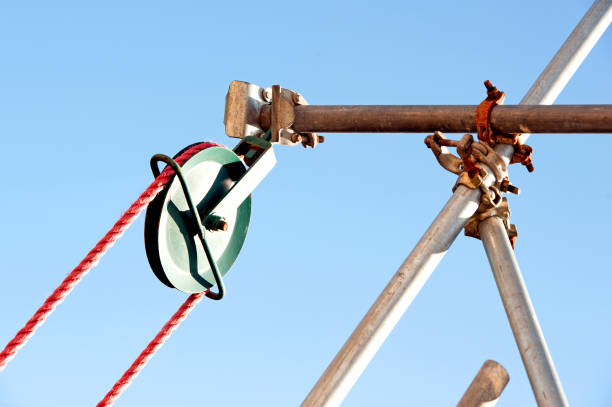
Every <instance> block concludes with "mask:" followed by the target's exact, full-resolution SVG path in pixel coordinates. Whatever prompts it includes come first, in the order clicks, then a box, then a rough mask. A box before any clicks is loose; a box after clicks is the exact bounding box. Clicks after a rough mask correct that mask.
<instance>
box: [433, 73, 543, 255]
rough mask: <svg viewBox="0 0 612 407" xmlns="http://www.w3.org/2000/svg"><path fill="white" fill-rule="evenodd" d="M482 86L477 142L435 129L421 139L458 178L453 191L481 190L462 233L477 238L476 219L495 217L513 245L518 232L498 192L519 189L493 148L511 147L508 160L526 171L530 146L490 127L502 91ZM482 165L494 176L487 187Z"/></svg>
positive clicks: (513, 191)
mask: <svg viewBox="0 0 612 407" xmlns="http://www.w3.org/2000/svg"><path fill="white" fill-rule="evenodd" d="M485 86H486V87H487V98H486V99H485V100H484V101H483V102H482V103H481V104H480V105H479V106H478V108H477V110H476V128H477V130H478V140H479V141H477V142H475V141H474V138H473V136H472V135H471V134H466V135H464V136H463V137H462V138H461V139H460V140H449V139H447V138H445V137H444V135H443V134H442V133H441V132H439V131H436V132H434V134H432V135H429V136H427V137H426V138H425V144H426V145H427V147H429V148H430V149H431V150H432V152H433V153H434V156H435V157H436V159H437V160H438V163H439V164H440V165H441V166H442V167H443V168H444V169H446V170H447V171H450V172H452V173H454V174H457V175H459V179H458V180H457V183H456V184H455V186H454V187H453V192H454V191H455V189H457V187H458V186H459V185H464V186H466V187H468V188H470V189H477V188H478V189H480V190H481V197H480V204H479V206H478V209H477V210H476V213H474V215H473V216H472V217H471V218H470V219H469V220H468V222H467V223H466V225H465V235H466V236H470V237H474V238H476V239H480V233H479V231H478V225H479V224H480V222H482V221H483V220H485V219H487V218H489V217H492V216H497V217H499V218H500V219H502V221H503V223H504V226H505V227H506V231H507V233H508V239H509V240H510V243H511V244H512V247H513V248H514V244H515V242H516V238H517V236H518V232H517V229H516V226H515V225H512V224H510V209H509V208H508V201H507V199H506V198H505V197H503V196H502V194H503V193H504V192H510V193H513V194H517V195H518V194H519V193H520V189H519V188H517V187H516V186H514V185H512V184H511V183H510V180H509V179H508V168H507V164H506V160H505V159H504V158H503V157H502V156H501V155H500V154H499V153H497V152H496V151H495V150H494V149H493V147H494V146H495V145H497V144H510V145H512V146H514V156H513V157H512V160H511V162H510V163H511V164H512V163H515V162H520V163H522V164H523V165H525V166H526V167H527V169H528V170H529V171H530V172H531V171H533V166H532V165H531V151H532V149H531V147H529V146H527V145H524V144H522V143H521V142H520V139H519V136H520V135H519V134H513V135H508V134H499V133H496V132H495V131H493V130H492V129H491V125H490V120H489V119H490V114H491V111H492V110H493V108H494V107H495V106H496V105H497V104H501V103H502V102H503V99H504V97H505V94H504V92H500V91H498V90H497V88H495V87H494V86H493V85H492V84H491V82H489V81H486V82H485ZM448 147H455V148H456V149H457V154H458V156H456V155H454V154H452V153H450V152H449V150H448ZM481 164H482V165H481ZM484 166H486V168H488V170H489V171H491V173H492V175H493V176H494V177H495V182H494V183H493V184H492V185H491V186H489V187H487V186H486V185H485V184H484V179H485V177H486V176H487V171H486V170H485V168H484Z"/></svg>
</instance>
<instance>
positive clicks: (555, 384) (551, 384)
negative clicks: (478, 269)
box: [479, 217, 568, 407]
mask: <svg viewBox="0 0 612 407" xmlns="http://www.w3.org/2000/svg"><path fill="white" fill-rule="evenodd" d="M479 230H480V233H481V238H482V244H483V245H484V247H485V250H486V252H487V257H488V258H489V263H490V264H491V269H492V270H493V275H494V276H495V282H496V283H497V288H498V289H499V292H500V295H501V298H502V302H503V303H504V308H505V309H506V314H507V315H508V320H509V321H510V327H511V328H512V332H513V333H514V338H515V339H516V344H517V346H518V349H519V352H520V354H521V358H522V359H523V364H524V365H525V370H526V371H527V376H528V377H529V382H530V383H531V387H532V389H533V393H534V395H535V398H536V401H537V403H538V406H540V407H544V406H550V407H553V406H567V405H568V404H567V400H566V399H565V394H564V393H563V388H562V387H561V382H560V381H559V377H558V376H557V372H556V371H555V367H554V364H553V361H552V358H551V356H550V353H549V352H548V347H547V346H546V341H545V340H544V334H543V333H542V329H541V328H540V324H539V323H538V319H537V318H536V315H535V311H534V309H533V305H532V304H531V300H530V298H529V293H528V292H527V287H525V282H524V281H523V276H522V275H521V271H520V269H519V266H518V264H517V262H516V258H515V257H514V252H513V250H512V247H511V246H510V241H509V239H508V234H507V232H506V228H505V227H504V225H503V223H502V221H501V220H500V219H499V218H497V217H492V218H488V219H486V220H484V221H482V223H481V224H480V228H479ZM483 232H484V233H483Z"/></svg>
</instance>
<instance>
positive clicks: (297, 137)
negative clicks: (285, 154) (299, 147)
mask: <svg viewBox="0 0 612 407" xmlns="http://www.w3.org/2000/svg"><path fill="white" fill-rule="evenodd" d="M300 141H302V136H300V135H299V134H298V133H295V134H293V135H292V136H291V142H292V143H299V142H300Z"/></svg>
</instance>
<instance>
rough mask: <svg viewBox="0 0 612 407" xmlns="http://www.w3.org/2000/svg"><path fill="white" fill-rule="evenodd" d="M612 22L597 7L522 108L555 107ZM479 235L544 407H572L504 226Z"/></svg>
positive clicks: (489, 225) (610, 9)
mask: <svg viewBox="0 0 612 407" xmlns="http://www.w3.org/2000/svg"><path fill="white" fill-rule="evenodd" d="M610 22H612V0H600V1H596V2H595V3H593V5H592V6H591V8H590V9H589V11H588V12H587V13H586V15H585V16H584V18H583V19H582V20H581V21H580V23H579V24H578V26H577V27H576V28H575V29H574V31H573V32H572V34H571V35H570V37H569V38H568V39H567V41H566V42H565V44H564V45H563V47H561V49H560V50H559V51H558V52H557V54H556V55H555V56H554V58H553V59H552V61H551V62H550V63H549V64H548V66H547V67H546V69H545V70H544V72H542V74H541V75H540V77H539V78H538V80H537V81H536V83H535V84H534V85H533V86H532V87H531V89H529V91H528V92H527V95H526V96H525V97H524V98H523V100H522V101H521V104H536V103H537V104H551V103H553V102H554V100H555V99H556V98H557V96H559V94H560V93H561V91H562V90H563V88H564V87H565V85H566V84H567V82H568V81H569V80H570V78H571V77H572V75H573V74H574V72H576V70H577V69H578V67H579V66H580V64H581V63H582V61H583V60H584V59H585V58H586V56H587V54H588V53H589V51H590V50H591V49H592V48H593V46H594V45H595V44H596V43H597V40H598V39H599V37H601V35H602V34H603V33H604V31H605V30H606V29H607V27H608V26H609V25H610ZM527 137H529V134H524V135H522V136H521V139H522V140H523V141H524V140H525V139H527ZM496 150H497V151H498V152H499V153H500V154H502V155H503V156H504V157H505V158H506V159H508V160H509V159H510V157H511V156H512V148H508V146H498V148H496ZM478 229H479V233H480V237H481V239H482V243H483V245H484V248H485V251H486V253H487V257H488V259H489V263H490V264H491V269H492V270H493V275H494V277H495V282H496V283H497V287H498V290H499V294H500V296H501V299H502V302H503V304H504V309H505V310H506V315H507V316H508V321H509V322H510V327H511V328H512V333H513V334H514V338H515V340H516V344H517V347H518V349H519V352H520V354H521V358H522V360H523V364H524V365H525V370H526V371H527V376H528V377H529V382H530V383H531V388H532V390H533V394H534V396H535V398H536V401H537V403H538V406H540V407H543V406H550V407H553V406H567V405H568V403H567V399H566V398H565V394H564V392H563V387H562V386H561V382H560V380H559V377H558V375H557V372H556V370H555V366H554V364H553V361H552V358H551V356H550V352H549V351H548V347H547V345H546V341H545V339H544V334H543V333H542V329H541V328H540V324H539V323H538V319H537V317H536V314H535V311H534V309H533V305H532V304H531V299H530V298H529V293H528V292H527V288H526V286H525V282H524V281H523V276H522V275H521V271H520V269H519V266H518V263H517V261H516V257H515V255H514V250H513V249H512V247H511V246H510V243H509V241H508V235H507V234H506V229H505V227H504V224H503V222H502V220H501V219H500V218H499V217H496V216H494V217H490V218H487V219H485V220H484V221H482V222H481V223H480V225H479V226H478Z"/></svg>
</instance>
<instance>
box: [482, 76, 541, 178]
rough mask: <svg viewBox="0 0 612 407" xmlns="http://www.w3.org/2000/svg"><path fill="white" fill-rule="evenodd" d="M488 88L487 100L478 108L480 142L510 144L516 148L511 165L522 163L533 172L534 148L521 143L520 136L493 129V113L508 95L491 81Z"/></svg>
mask: <svg viewBox="0 0 612 407" xmlns="http://www.w3.org/2000/svg"><path fill="white" fill-rule="evenodd" d="M484 85H485V87H486V88H487V98H486V99H485V100H483V101H482V102H480V104H479V105H478V107H477V108H476V130H477V131H478V140H480V141H482V142H483V143H486V144H488V145H489V146H490V147H495V146H496V145H497V144H508V145H511V146H513V147H514V154H513V156H512V160H511V161H510V164H515V163H521V164H523V165H524V166H525V167H526V168H527V171H529V172H533V159H532V157H531V153H532V152H533V148H531V147H530V146H528V145H526V144H522V143H521V139H520V134H502V133H497V132H495V131H494V130H493V129H492V128H491V111H493V108H494V107H495V106H497V105H501V104H503V103H504V99H505V98H506V94H505V93H504V92H502V91H499V90H497V88H496V87H495V86H493V84H492V83H491V82H490V81H485V82H484Z"/></svg>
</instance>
